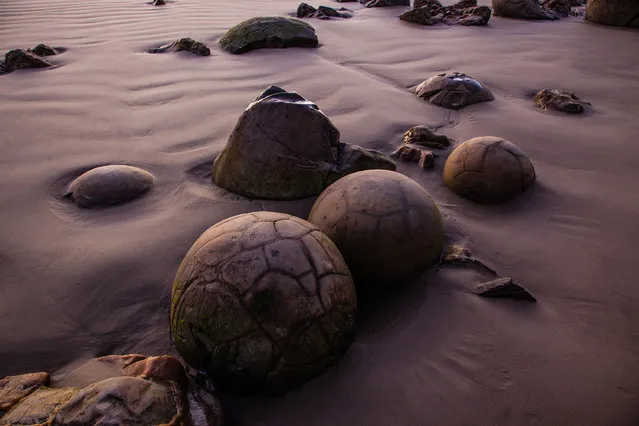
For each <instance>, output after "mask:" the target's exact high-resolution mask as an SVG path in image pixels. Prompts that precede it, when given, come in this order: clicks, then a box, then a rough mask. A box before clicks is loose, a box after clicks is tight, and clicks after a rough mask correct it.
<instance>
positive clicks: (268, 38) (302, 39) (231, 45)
mask: <svg viewBox="0 0 639 426" xmlns="http://www.w3.org/2000/svg"><path fill="white" fill-rule="evenodd" d="M317 44H318V40H317V35H316V34H315V29H313V27H311V26H310V25H309V24H307V23H306V22H303V21H300V20H298V19H291V18H283V17H257V18H251V19H249V20H247V21H244V22H242V23H240V24H238V25H236V26H234V27H233V28H231V29H230V30H228V31H227V32H226V34H224V35H223V36H222V38H221V39H220V41H219V45H220V47H221V48H222V49H224V50H226V51H227V52H230V53H235V54H240V53H246V52H249V51H251V50H254V49H262V48H277V49H280V48H286V47H311V48H313V47H317Z"/></svg>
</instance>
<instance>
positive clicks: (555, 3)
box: [541, 0, 571, 17]
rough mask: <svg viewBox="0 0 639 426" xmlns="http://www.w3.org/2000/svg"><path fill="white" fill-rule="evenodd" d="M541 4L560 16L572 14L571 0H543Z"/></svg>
mask: <svg viewBox="0 0 639 426" xmlns="http://www.w3.org/2000/svg"><path fill="white" fill-rule="evenodd" d="M541 6H542V7H543V8H544V9H545V10H546V11H548V12H552V13H555V14H557V15H558V16H563V17H567V16H569V15H570V10H571V9H570V7H571V4H570V0H542V2H541Z"/></svg>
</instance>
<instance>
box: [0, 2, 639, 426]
mask: <svg viewBox="0 0 639 426" xmlns="http://www.w3.org/2000/svg"><path fill="white" fill-rule="evenodd" d="M448 3H452V2H450V1H449V2H448ZM297 4H298V2H296V1H292V0H282V1H278V0H257V1H245V2H236V1H230V0H220V1H216V2H212V1H207V0H176V1H175V2H174V3H170V4H167V5H166V6H164V7H153V6H151V5H149V4H146V3H145V2H144V1H131V0H110V1H86V0H59V1H53V0H3V1H2V2H0V53H2V54H4V53H6V51H8V50H10V49H13V48H18V47H20V48H27V47H33V46H35V45H36V44H38V43H41V42H44V43H47V44H50V45H52V46H56V47H57V46H59V47H64V48H66V49H68V50H67V51H66V52H64V53H63V54H61V55H59V56H55V57H53V58H52V61H53V62H54V63H56V64H59V65H62V66H61V67H58V68H55V69H50V70H35V71H26V72H15V73H12V74H8V75H4V76H0V98H1V100H2V101H1V102H0V129H1V132H0V170H2V173H0V277H1V279H0V295H1V296H0V376H5V375H8V374H17V373H22V372H30V371H42V370H46V371H51V372H54V373H56V372H57V374H58V376H61V375H62V373H63V372H64V371H66V370H68V369H69V368H70V367H69V365H72V364H74V363H77V362H79V360H82V359H85V358H88V357H92V356H95V355H102V354H119V353H131V352H140V353H146V354H149V355H154V354H163V353H170V354H174V349H173V348H172V346H171V342H170V336H169V331H168V309H169V294H170V290H171V283H172V280H173V277H174V275H175V272H176V270H177V266H178V264H179V262H180V261H181V259H182V256H183V255H184V254H185V253H186V251H187V250H188V248H189V247H190V246H191V244H192V243H193V242H194V240H195V239H196V238H197V237H198V236H199V235H200V233H202V232H203V231H204V230H205V229H206V228H208V227H209V226H211V225H212V224H214V223H215V222H217V221H219V220H221V219H223V218H226V217H229V216H231V215H234V214H238V213H243V212H248V211H253V210H260V209H266V210H276V211H282V212H287V213H292V214H296V215H298V216H301V217H305V216H306V215H307V214H308V211H309V210H310V207H311V205H312V202H313V200H312V199H309V200H301V201H295V202H271V201H263V202H260V201H250V200H246V199H242V198H240V197H235V196H233V195H232V194H228V193H226V192H224V191H222V190H220V189H216V188H215V187H213V186H212V184H210V183H209V179H210V166H211V164H212V160H213V158H214V156H215V155H216V154H217V153H219V152H220V151H221V150H222V148H223V146H224V144H225V143H226V139H227V137H228V135H229V134H230V132H231V130H232V128H233V127H234V125H235V122H236V120H237V118H238V117H239V115H240V114H241V112H242V111H243V110H244V108H246V106H247V105H248V103H249V102H250V101H251V100H252V99H253V98H254V97H255V96H257V94H259V92H260V91H261V90H262V89H264V88H265V87H266V86H268V85H271V84H277V85H280V86H282V87H284V88H286V89H287V90H291V91H297V92H299V93H300V94H302V95H303V96H305V97H306V98H308V99H310V100H313V101H314V102H316V103H317V104H318V105H319V107H320V108H321V109H322V110H323V111H324V112H325V113H326V114H327V115H328V116H329V117H330V119H331V120H332V121H333V123H334V124H335V125H336V126H337V128H338V129H339V130H340V131H341V134H342V140H343V141H346V142H350V143H354V144H358V145H362V146H365V147H367V148H376V149H380V150H382V151H384V152H386V153H390V152H392V151H393V150H394V149H395V148H396V147H397V146H398V145H399V144H400V141H401V134H402V133H403V132H404V131H405V130H407V129H408V128H409V127H411V126H414V125H418V124H427V125H432V126H437V127H440V129H439V132H440V133H442V134H445V135H447V136H449V137H451V138H453V139H454V140H455V141H456V143H460V142H462V141H464V140H466V139H469V138H471V137H476V136H485V135H495V136H501V137H505V138H507V139H509V140H511V141H512V142H514V143H515V144H517V145H518V146H519V147H521V148H522V149H523V150H524V151H525V152H526V153H527V154H528V155H529V156H530V158H531V160H532V161H533V164H534V166H535V168H536V171H537V179H538V180H537V183H536V185H535V186H534V187H533V188H532V189H531V190H529V191H527V192H526V193H525V194H523V195H521V196H520V197H518V198H516V199H514V200H512V201H511V202H508V203H505V204H502V205H499V206H481V205H476V204H473V203H471V202H468V201H465V200H463V199H460V198H459V197H457V196H455V195H454V194H453V193H451V192H450V191H449V190H448V189H447V188H446V187H445V186H444V185H443V183H442V181H441V168H442V167H443V162H442V161H441V159H440V160H439V163H438V164H437V170H436V171H434V172H424V171H421V170H419V169H418V168H417V167H416V166H404V165H400V166H399V168H398V170H399V171H401V172H403V173H405V174H406V175H408V176H410V177H412V178H413V179H415V180H417V181H418V182H419V183H420V184H422V185H423V186H424V187H425V188H426V189H428V191H430V193H431V194H432V195H433V197H434V198H435V199H436V201H437V202H438V204H439V206H440V208H441V211H442V214H443V215H444V218H445V226H446V231H447V236H448V240H449V241H451V242H452V241H462V242H464V243H466V244H467V245H468V246H469V247H470V248H471V250H473V251H474V253H475V254H476V255H477V256H478V257H479V258H480V259H482V260H483V261H484V262H486V263H487V264H488V265H489V266H490V267H492V268H493V269H496V270H497V271H499V272H500V273H501V274H502V275H506V276H512V277H513V278H515V279H516V280H517V281H519V282H520V283H522V284H523V285H524V286H525V287H526V288H528V289H529V290H530V291H531V292H532V293H533V294H534V295H535V296H536V297H537V298H538V299H539V302H538V303H537V304H536V305H532V306H531V305H527V304H522V303H518V302H516V301H503V300H501V301H499V300H498V301H495V300H486V299H482V298H479V297H477V296H476V295H475V294H474V286H475V284H476V283H477V280H478V279H479V278H480V277H479V276H478V274H477V273H476V272H473V271H471V270H467V271H466V270H452V269H440V270H432V271H429V272H427V273H426V274H424V275H423V276H422V277H421V279H420V280H419V282H418V283H415V285H414V286H412V287H411V288H410V289H409V290H407V291H406V294H401V295H398V296H397V297H395V298H392V299H389V300H385V301H384V302H383V303H380V304H379V306H369V307H368V308H367V309H364V311H363V312H362V315H361V317H360V333H359V336H358V338H357V340H356V342H355V343H354V344H353V346H352V348H351V350H350V352H349V353H348V355H347V356H346V357H345V358H344V359H343V360H342V361H341V362H340V364H339V366H338V367H337V368H336V369H333V370H331V371H329V372H328V373H327V374H325V375H324V376H322V377H321V378H319V379H317V380H315V381H313V382H311V383H308V384H307V385H305V386H304V387H302V388H300V389H298V390H296V391H293V392H291V393H290V394H288V395H287V396H285V397H283V398H277V399H234V398H228V397H227V398H223V403H224V405H225V408H226V410H227V414H228V417H229V420H231V423H232V424H238V425H278V426H286V425H291V426H293V425H300V424H304V425H306V426H315V425H317V426H328V425H348V426H352V425H369V426H373V425H380V426H381V425H384V426H388V425H402V426H413V425H415V426H423V425H438V426H441V425H451V426H453V425H454V426H459V425H474V426H476V425H487V426H488V425H597V426H601V425H607V426H625V425H628V426H630V425H636V424H639V400H638V395H639V310H638V309H637V306H638V305H639V287H637V278H636V275H637V274H636V263H637V262H636V260H635V256H636V253H637V252H638V249H639V243H638V241H639V226H638V225H639V192H637V190H636V186H637V184H638V183H639V168H638V167H637V164H639V150H638V149H637V148H636V146H635V145H636V142H637V135H638V134H639V120H638V119H637V111H638V108H639V101H638V99H639V80H638V79H637V70H638V69H639V57H638V56H637V55H636V47H637V46H638V45H639V31H636V30H634V31H633V30H627V29H619V28H611V27H603V26H598V25H593V24H589V23H587V22H584V21H583V19H582V18H574V17H571V18H567V19H563V20H562V21H560V22H526V21H518V20H508V19H503V18H498V17H493V18H491V21H490V23H489V25H488V26H487V27H462V26H452V27H446V26H436V27H419V26H415V25H411V24H408V23H405V22H401V21H399V19H397V16H398V15H399V14H400V13H401V12H402V11H403V10H404V9H405V8H402V7H396V8H386V9H380V8H375V9H363V8H362V7H361V6H360V5H359V4H357V3H345V4H339V3H328V2H324V3H321V4H326V5H329V6H334V7H339V6H346V7H348V8H352V9H354V10H355V11H356V12H355V17H354V18H353V19H350V20H337V19H335V20H330V21H321V20H317V19H313V20H309V21H308V22H309V23H311V24H312V25H313V26H314V27H315V28H316V30H317V33H318V36H319V39H320V43H321V46H320V48H319V49H316V50H313V49H289V50H262V51H256V52H252V53H249V54H246V55H240V56H233V55H230V54H227V53H225V52H222V51H221V50H220V49H219V48H218V47H217V45H216V42H217V39H219V37H220V36H221V35H222V34H223V33H224V31H225V30H227V29H228V28H230V27H231V26H232V25H234V24H236V23H239V22H240V21H242V20H244V19H247V18H250V17H253V16H258V15H283V14H287V13H290V12H294V11H295V9H296V7H297ZM480 4H488V3H487V2H485V1H484V2H480ZM312 5H314V6H318V5H319V4H316V3H312ZM179 37H192V38H194V39H196V40H199V41H203V42H206V43H208V44H209V46H210V47H211V48H212V56H210V57H204V58H199V57H194V56H190V55H189V54H186V53H185V54H166V55H151V54H147V53H145V51H146V50H147V49H149V48H151V47H157V46H159V45H161V44H164V43H166V42H170V41H173V40H175V39H177V38H179ZM445 71H463V72H466V73H467V74H470V75H471V76H473V77H475V78H477V79H479V80H481V81H483V82H484V83H485V84H486V85H488V87H490V89H491V90H492V91H493V93H494V95H495V98H496V99H495V101H493V102H490V103H483V104H478V105H473V106H470V107H467V108H464V109H462V110H460V111H459V112H452V111H449V110H445V109H443V108H439V107H436V106H433V105H429V104H427V103H425V102H423V101H421V100H419V99H417V98H416V97H415V96H414V95H413V94H412V92H411V90H412V88H414V87H415V86H416V85H417V84H419V83H420V82H421V81H423V80H424V79H426V78H427V77H429V76H430V75H432V74H434V73H438V72H445ZM542 88H565V89H568V90H572V91H574V92H575V93H576V94H577V95H578V96H580V97H582V98H583V99H585V100H587V101H589V102H591V103H592V104H593V107H594V108H593V111H591V112H589V113H587V114H585V115H583V116H568V115H560V114H556V113H548V112H543V111H541V110H539V109H537V108H535V107H534V106H533V105H532V102H531V100H530V93H532V92H534V91H537V90H539V89H542ZM112 163H126V164H132V165H138V166H141V167H143V168H146V169H147V170H149V171H151V172H152V173H154V175H155V176H156V178H157V185H156V186H155V187H154V189H153V190H152V191H151V192H150V193H149V194H147V195H146V196H144V197H143V198H141V199H139V200H137V201H134V202H132V203H129V204H126V205H122V206H118V207H113V208H108V209H103V210H81V209H78V208H76V207H74V206H73V205H71V204H69V203H68V202H67V201H66V200H63V199H62V198H61V195H62V193H63V190H64V188H65V185H66V184H67V183H68V182H69V180H70V179H71V178H73V177H75V176H77V175H78V173H79V172H81V171H84V170H87V169H88V168H91V167H93V166H96V165H102V164H112ZM55 377H56V375H55V374H54V380H55Z"/></svg>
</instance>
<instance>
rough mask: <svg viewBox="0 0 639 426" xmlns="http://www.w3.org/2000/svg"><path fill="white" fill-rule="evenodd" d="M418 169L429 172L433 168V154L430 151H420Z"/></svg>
mask: <svg viewBox="0 0 639 426" xmlns="http://www.w3.org/2000/svg"><path fill="white" fill-rule="evenodd" d="M419 167H421V168H422V169H424V170H431V169H433V168H434V167H435V154H433V152H432V151H426V150H422V152H421V154H420V156H419Z"/></svg>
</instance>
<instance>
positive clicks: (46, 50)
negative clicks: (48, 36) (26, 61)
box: [30, 43, 58, 56]
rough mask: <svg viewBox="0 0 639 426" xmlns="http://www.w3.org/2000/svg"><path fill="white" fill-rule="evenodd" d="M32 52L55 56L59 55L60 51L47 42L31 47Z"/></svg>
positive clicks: (39, 54)
mask: <svg viewBox="0 0 639 426" xmlns="http://www.w3.org/2000/svg"><path fill="white" fill-rule="evenodd" d="M30 52H32V53H35V54H36V55H38V56H53V55H57V54H58V51H57V50H55V49H54V48H53V47H49V46H47V45H46V44H42V43H41V44H39V45H37V46H36V47H34V48H33V49H30Z"/></svg>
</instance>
